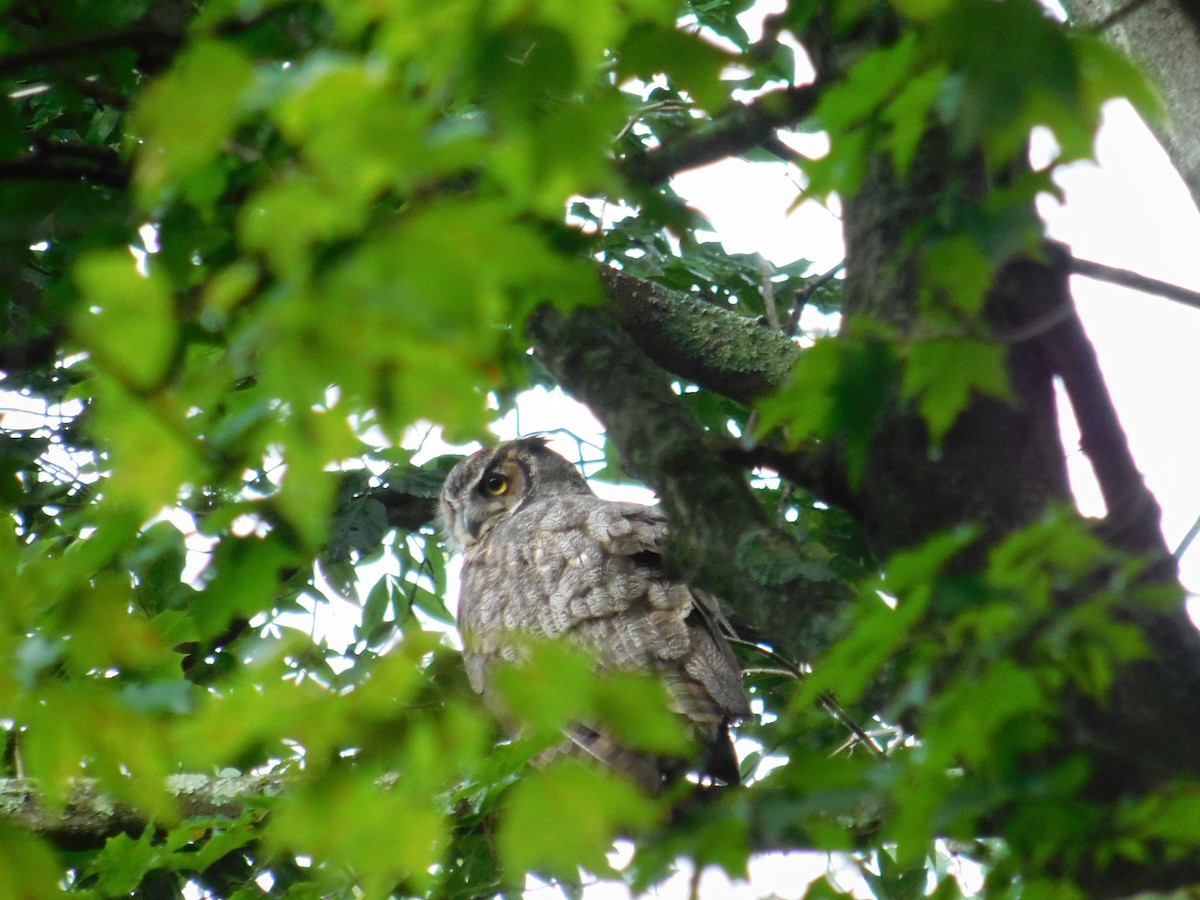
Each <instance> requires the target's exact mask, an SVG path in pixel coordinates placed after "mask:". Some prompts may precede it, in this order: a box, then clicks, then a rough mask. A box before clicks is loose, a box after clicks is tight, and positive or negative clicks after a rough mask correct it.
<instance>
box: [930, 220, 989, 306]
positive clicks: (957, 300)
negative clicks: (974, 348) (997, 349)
mask: <svg viewBox="0 0 1200 900" xmlns="http://www.w3.org/2000/svg"><path fill="white" fill-rule="evenodd" d="M922 267H923V270H924V274H923V277H922V281H921V298H920V299H921V303H922V306H923V307H924V308H925V309H934V308H936V304H937V303H939V302H946V303H948V304H949V305H951V306H952V307H954V308H955V309H956V310H958V311H959V312H961V313H962V314H964V315H966V316H968V317H971V318H976V317H978V316H979V315H980V314H981V313H982V312H983V303H984V300H985V299H986V297H987V292H988V289H989V288H990V287H991V286H992V279H993V276H994V274H995V267H994V266H993V265H992V263H991V261H990V260H989V259H988V258H987V256H985V255H984V253H983V251H982V250H981V249H980V248H979V245H978V244H977V243H976V242H975V241H974V240H972V239H971V238H970V237H968V236H966V235H961V234H959V235H954V236H951V237H946V238H942V239H940V240H936V241H933V242H931V243H929V244H928V245H927V246H926V247H925V248H924V258H923V260H922Z"/></svg>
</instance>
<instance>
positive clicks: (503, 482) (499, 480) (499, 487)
mask: <svg viewBox="0 0 1200 900" xmlns="http://www.w3.org/2000/svg"><path fill="white" fill-rule="evenodd" d="M483 489H484V490H485V491H487V492H488V493H489V494H490V495H491V496H493V497H499V496H502V495H503V494H505V493H506V492H507V491H508V479H507V478H506V477H504V476H503V475H501V474H500V473H499V472H493V473H492V474H491V475H489V476H488V477H487V478H485V479H483Z"/></svg>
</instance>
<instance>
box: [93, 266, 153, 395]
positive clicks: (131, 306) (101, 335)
mask: <svg viewBox="0 0 1200 900" xmlns="http://www.w3.org/2000/svg"><path fill="white" fill-rule="evenodd" d="M75 281H76V283H77V284H78V285H79V291H80V294H81V295H82V297H83V302H84V304H85V305H86V308H85V309H84V310H83V311H82V312H81V313H80V314H79V315H77V316H76V317H75V333H76V335H77V336H78V338H79V340H80V341H81V342H82V343H83V345H84V346H85V347H86V348H87V349H88V350H90V351H91V353H92V355H93V357H94V358H95V360H96V363H97V365H99V366H100V367H102V368H104V369H106V370H107V371H109V372H112V373H113V374H114V375H115V376H117V377H118V378H121V379H122V380H123V381H125V382H126V383H128V384H129V385H131V386H133V387H138V388H149V387H153V386H155V385H157V384H158V383H159V381H160V380H161V379H162V378H163V376H164V375H165V374H166V370H167V366H168V364H169V363H170V362H171V359H172V357H173V356H174V354H175V340H176V328H175V314H174V310H173V308H172V302H171V292H170V288H169V286H168V285H167V284H166V283H165V282H164V281H163V279H162V278H161V277H160V276H159V275H158V274H157V273H156V271H155V270H154V269H153V268H151V269H150V271H149V272H148V273H147V274H145V275H143V274H141V273H139V272H138V270H137V265H136V264H135V262H134V260H133V257H132V256H130V254H129V253H128V252H127V251H121V250H105V251H94V252H92V253H89V254H87V255H85V256H82V257H81V258H80V259H79V261H78V262H77V263H76V265H75Z"/></svg>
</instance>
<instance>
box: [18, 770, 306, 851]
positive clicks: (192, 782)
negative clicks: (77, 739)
mask: <svg viewBox="0 0 1200 900" xmlns="http://www.w3.org/2000/svg"><path fill="white" fill-rule="evenodd" d="M282 787H283V779H282V778H280V777H279V776H277V775H238V776H235V777H215V776H213V777H210V776H207V775H172V776H170V777H169V778H167V790H168V791H169V792H170V793H171V794H172V795H173V796H174V797H175V800H176V803H177V806H178V810H179V814H180V816H181V817H183V818H193V817H196V818H204V817H212V816H223V817H227V818H231V819H232V818H237V817H239V816H241V815H243V814H245V813H246V812H247V811H248V810H249V809H250V808H251V804H252V803H255V802H258V801H261V800H262V799H263V798H267V797H274V796H276V795H277V794H278V793H279V792H280V791H281V790H282ZM42 797H43V795H42V792H41V791H40V790H39V789H38V787H37V785H35V784H34V783H33V782H31V781H28V780H25V779H22V778H0V820H3V821H7V822H10V823H12V824H15V825H17V826H19V827H21V828H25V829H28V830H29V831H32V832H35V833H37V834H40V835H42V836H43V837H46V838H48V839H49V840H51V841H52V842H54V843H55V844H56V845H58V846H60V847H64V848H67V849H73V850H78V849H85V848H89V847H100V846H103V845H104V842H105V840H107V839H108V838H110V837H112V836H114V835H117V834H121V833H123V832H124V833H137V832H140V831H141V830H142V829H143V828H145V827H146V825H147V821H146V818H145V817H144V816H142V815H141V814H139V813H137V812H135V811H134V810H132V809H130V808H129V807H127V806H124V805H122V804H120V803H116V802H114V801H113V799H112V798H111V797H109V796H107V795H105V794H104V793H103V792H102V791H101V790H100V789H99V788H98V786H97V784H96V782H95V781H92V780H90V779H80V780H79V781H76V782H75V783H74V786H73V787H72V789H71V791H70V793H69V795H68V796H67V797H65V798H64V799H63V801H62V802H61V804H55V805H54V806H50V805H49V804H47V803H46V802H45V801H44V800H43V799H42Z"/></svg>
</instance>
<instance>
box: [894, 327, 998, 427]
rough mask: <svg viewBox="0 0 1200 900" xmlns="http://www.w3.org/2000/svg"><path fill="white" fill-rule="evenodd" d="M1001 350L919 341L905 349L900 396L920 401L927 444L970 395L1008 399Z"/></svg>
mask: <svg viewBox="0 0 1200 900" xmlns="http://www.w3.org/2000/svg"><path fill="white" fill-rule="evenodd" d="M1006 359H1007V349H1006V348H1005V347H1004V345H1003V344H996V343H992V342H990V341H981V340H975V339H973V338H940V339H935V340H929V341H918V342H915V343H913V344H911V345H910V346H909V347H908V351H907V355H906V358H905V365H904V378H903V381H902V382H901V388H900V390H901V393H902V394H903V396H904V397H906V398H908V399H912V398H914V397H916V398H919V402H918V408H919V409H920V411H921V416H922V417H923V418H924V419H925V424H926V425H928V426H929V434H930V439H931V440H932V441H933V443H934V444H935V445H937V444H940V443H941V441H942V439H943V438H945V436H946V433H947V432H948V431H949V430H950V426H952V425H953V424H954V422H955V420H956V419H957V418H958V415H959V413H961V412H962V411H963V410H964V409H966V408H967V404H968V403H969V402H970V400H971V394H972V392H978V393H980V394H986V395H989V396H992V397H998V398H1000V399H1001V400H1008V399H1009V398H1010V397H1011V393H1010V389H1009V384H1008V368H1007V364H1006Z"/></svg>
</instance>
